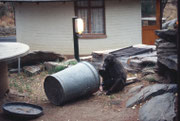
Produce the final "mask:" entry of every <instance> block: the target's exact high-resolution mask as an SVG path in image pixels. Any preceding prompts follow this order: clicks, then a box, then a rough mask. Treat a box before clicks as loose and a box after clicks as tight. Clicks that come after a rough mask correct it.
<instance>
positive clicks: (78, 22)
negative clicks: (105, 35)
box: [72, 17, 84, 62]
mask: <svg viewBox="0 0 180 121" xmlns="http://www.w3.org/2000/svg"><path fill="white" fill-rule="evenodd" d="M72 22H73V38H74V57H75V59H76V60H77V61H78V62H79V61H80V59H79V43H78V38H79V36H80V35H81V34H82V32H83V30H84V24H83V20H82V19H81V18H77V17H73V18H72Z"/></svg>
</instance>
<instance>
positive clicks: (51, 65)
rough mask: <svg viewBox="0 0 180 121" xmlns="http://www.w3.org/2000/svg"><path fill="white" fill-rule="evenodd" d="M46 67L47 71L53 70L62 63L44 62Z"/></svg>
mask: <svg viewBox="0 0 180 121" xmlns="http://www.w3.org/2000/svg"><path fill="white" fill-rule="evenodd" d="M44 65H45V68H46V70H47V71H52V70H53V69H55V68H56V67H57V66H60V65H62V64H60V63H58V62H52V61H49V62H44Z"/></svg>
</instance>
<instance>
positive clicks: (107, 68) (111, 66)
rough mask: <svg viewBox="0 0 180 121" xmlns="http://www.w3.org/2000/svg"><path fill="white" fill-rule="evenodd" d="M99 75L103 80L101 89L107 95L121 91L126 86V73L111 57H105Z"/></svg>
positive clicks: (113, 57) (118, 62)
mask: <svg viewBox="0 0 180 121" xmlns="http://www.w3.org/2000/svg"><path fill="white" fill-rule="evenodd" d="M99 74H100V75H101V76H102V78H103V84H102V87H103V90H105V91H106V94H107V95H109V94H111V93H114V92H118V91H120V90H122V89H123V88H124V86H125V85H126V78H127V74H126V71H125V69H124V67H123V65H122V64H121V62H120V61H118V60H117V59H116V57H115V56H113V55H107V57H106V58H105V60H104V64H103V68H102V69H101V70H99Z"/></svg>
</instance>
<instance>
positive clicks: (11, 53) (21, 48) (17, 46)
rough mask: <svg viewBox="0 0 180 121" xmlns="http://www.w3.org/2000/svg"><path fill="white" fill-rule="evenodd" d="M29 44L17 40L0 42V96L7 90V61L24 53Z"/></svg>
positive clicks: (26, 51) (27, 49)
mask: <svg viewBox="0 0 180 121" xmlns="http://www.w3.org/2000/svg"><path fill="white" fill-rule="evenodd" d="M28 51H29V46H28V45H26V44H22V43H18V42H0V98H1V97H3V96H4V94H5V93H6V92H8V90H9V86H8V85H9V83H8V65H7V61H8V60H12V59H15V58H19V57H22V56H24V55H26V54H27V53H28Z"/></svg>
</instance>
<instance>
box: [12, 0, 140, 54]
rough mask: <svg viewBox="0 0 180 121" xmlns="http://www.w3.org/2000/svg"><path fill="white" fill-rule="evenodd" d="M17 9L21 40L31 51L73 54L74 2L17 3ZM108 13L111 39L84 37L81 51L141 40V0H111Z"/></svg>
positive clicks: (110, 47) (106, 3)
mask: <svg viewBox="0 0 180 121" xmlns="http://www.w3.org/2000/svg"><path fill="white" fill-rule="evenodd" d="M15 8H16V27H17V41H19V42H23V43H26V44H28V45H30V48H31V50H45V51H55V52H58V53H61V54H67V55H72V54H73V35H72V17H73V16H74V4H73V2H65V3H61V2H57V3H56V2H52V3H39V4H36V3H21V4H18V3H17V4H16V7H15ZM105 13H106V33H107V38H105V39H80V40H79V48H80V54H90V53H91V52H92V51H95V50H105V49H116V48H122V47H126V46H130V45H133V44H139V43H141V4H140V0H107V1H106V2H105Z"/></svg>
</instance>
